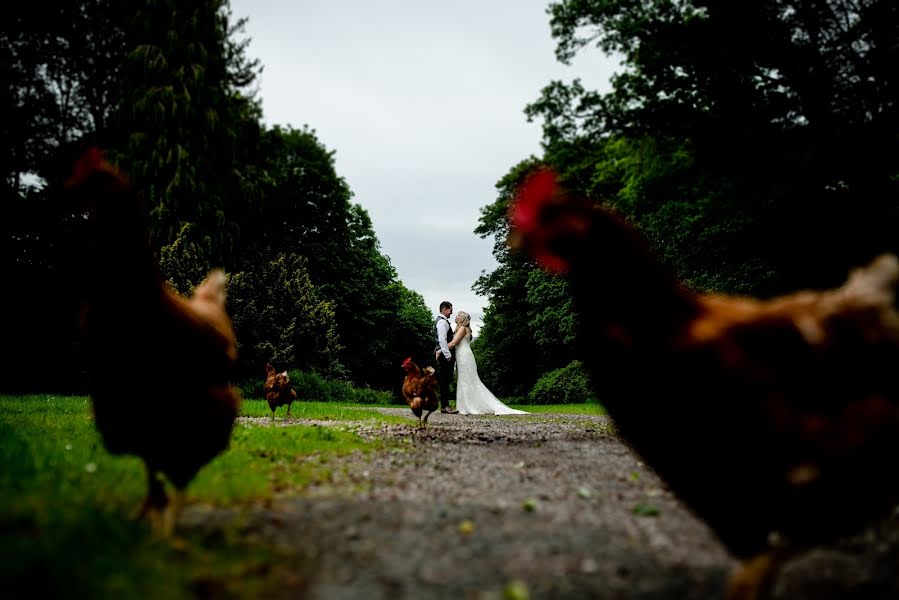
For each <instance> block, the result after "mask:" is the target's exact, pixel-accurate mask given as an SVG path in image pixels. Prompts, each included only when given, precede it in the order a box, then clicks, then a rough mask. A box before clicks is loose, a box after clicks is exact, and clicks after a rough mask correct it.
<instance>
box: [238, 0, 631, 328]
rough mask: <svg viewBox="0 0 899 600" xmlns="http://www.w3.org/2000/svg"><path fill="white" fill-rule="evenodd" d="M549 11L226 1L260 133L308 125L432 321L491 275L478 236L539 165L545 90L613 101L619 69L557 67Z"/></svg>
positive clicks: (530, 1) (496, 0)
mask: <svg viewBox="0 0 899 600" xmlns="http://www.w3.org/2000/svg"><path fill="white" fill-rule="evenodd" d="M548 4H549V0H457V1H454V2H434V1H427V0H382V1H381V2H373V1H371V0H292V1H289V0H231V9H232V13H233V17H234V18H235V19H237V18H240V17H249V22H248V24H247V27H246V30H245V33H246V34H247V35H248V36H249V37H250V38H252V42H251V43H250V46H249V48H248V50H247V54H248V55H249V57H251V58H258V59H260V61H261V62H262V64H263V65H264V70H263V72H262V75H261V78H260V80H259V81H258V82H257V87H258V90H259V92H258V97H259V98H260V99H261V100H262V108H263V113H264V121H265V123H266V124H267V125H292V126H294V127H297V128H299V127H302V126H303V125H309V126H310V127H311V128H312V129H314V130H315V131H316V133H317V135H318V137H319V140H320V141H321V142H322V143H323V144H324V145H325V147H326V148H327V149H328V150H334V151H336V155H335V160H336V167H337V173H338V175H340V176H342V177H343V178H344V179H345V180H346V181H347V183H348V184H349V186H350V189H351V190H352V191H353V193H354V198H353V202H356V203H358V204H360V205H361V206H362V207H364V208H365V209H366V210H367V211H368V213H369V215H370V216H371V219H372V223H373V225H374V229H375V233H376V234H377V236H378V239H379V240H380V242H381V251H382V252H383V253H384V254H385V255H387V256H389V257H390V261H391V263H392V264H393V266H394V267H395V268H396V270H397V273H398V275H399V278H400V280H402V281H403V283H404V284H405V285H406V287H408V288H410V289H413V290H415V291H417V292H419V293H420V294H421V295H422V296H424V299H425V302H426V304H427V306H428V309H429V310H430V311H431V312H432V313H433V314H435V315H436V314H437V308H438V304H439V303H440V301H441V300H450V301H451V302H452V303H453V307H454V310H455V311H459V310H464V311H466V312H468V313H470V314H471V316H472V324H473V326H474V329H475V331H476V332H477V330H478V328H479V326H480V324H481V320H482V317H483V314H484V307H485V306H486V305H487V298H485V297H482V296H478V295H476V294H475V293H474V292H473V291H472V289H471V287H472V285H473V284H474V282H475V280H476V279H477V278H478V276H479V275H480V274H481V272H482V271H485V270H486V271H492V270H493V269H494V268H495V267H496V261H495V260H494V259H493V255H492V252H491V251H492V248H493V240H492V239H487V240H483V239H481V238H479V237H478V236H477V235H475V233H474V229H475V227H477V225H478V219H479V217H480V209H481V207H483V206H486V205H488V204H491V203H493V201H494V200H495V199H496V187H495V186H496V182H497V181H499V179H500V178H501V177H503V175H505V174H506V173H507V172H508V170H509V169H510V168H511V167H512V166H514V165H515V164H516V163H518V162H519V161H521V160H523V159H525V158H527V157H529V156H531V155H539V154H540V152H541V150H540V124H539V123H537V122H535V123H528V122H527V120H526V118H525V116H524V113H523V110H524V107H525V106H526V105H527V104H528V103H529V102H532V101H534V100H535V99H536V98H537V97H538V96H539V94H540V90H541V89H542V88H543V87H544V86H545V85H547V84H548V83H549V82H550V81H551V80H553V79H562V80H564V81H571V80H572V79H574V78H575V77H580V78H581V80H582V81H583V82H584V84H585V86H586V87H588V88H594V89H600V90H608V89H609V77H610V76H611V74H612V72H613V71H614V70H615V68H616V63H615V62H614V61H612V60H611V59H608V58H606V57H604V56H603V55H602V54H601V53H600V52H599V51H598V50H596V49H591V50H589V51H587V52H585V53H584V54H583V56H581V57H579V58H578V59H577V60H576V61H575V63H574V64H573V65H572V66H566V65H563V64H562V63H560V62H558V61H556V59H555V55H554V48H555V44H554V42H553V40H552V38H551V37H550V33H549V17H548V15H546V13H545V10H546V6H548Z"/></svg>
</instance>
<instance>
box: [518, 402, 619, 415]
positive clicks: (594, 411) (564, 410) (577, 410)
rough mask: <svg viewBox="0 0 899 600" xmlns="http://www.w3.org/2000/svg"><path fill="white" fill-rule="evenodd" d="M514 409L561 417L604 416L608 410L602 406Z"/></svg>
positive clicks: (539, 405) (539, 406) (564, 405)
mask: <svg viewBox="0 0 899 600" xmlns="http://www.w3.org/2000/svg"><path fill="white" fill-rule="evenodd" d="M510 406H511V407H512V408H517V409H518V410H524V411H527V412H529V413H539V414H543V413H554V414H560V415H604V414H606V409H605V408H603V407H602V405H601V404H596V403H587V404H511V405H510Z"/></svg>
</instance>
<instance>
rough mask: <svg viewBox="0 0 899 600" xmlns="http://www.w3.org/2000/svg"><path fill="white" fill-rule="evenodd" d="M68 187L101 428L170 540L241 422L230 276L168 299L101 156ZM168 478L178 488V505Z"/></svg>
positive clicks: (143, 224) (128, 197)
mask: <svg viewBox="0 0 899 600" xmlns="http://www.w3.org/2000/svg"><path fill="white" fill-rule="evenodd" d="M66 185H67V187H68V188H69V190H70V191H71V192H72V193H73V194H74V195H75V196H76V197H77V198H78V200H79V201H80V202H82V203H83V206H84V207H85V208H86V210H87V212H88V220H89V222H90V225H91V230H92V236H91V237H92V239H91V240H90V243H91V254H90V264H87V265H85V267H86V271H87V272H86V276H87V278H88V283H87V286H86V288H87V290H88V292H87V298H86V299H85V306H84V310H83V313H82V323H81V325H82V338H83V343H84V348H85V351H86V355H87V361H88V372H89V378H90V390H91V399H92V402H93V410H94V417H95V421H96V424H97V429H98V430H99V431H100V434H101V435H102V437H103V442H104V444H105V446H106V449H107V450H109V452H112V453H113V454H133V455H136V456H139V457H140V458H142V459H143V461H144V463H145V465H146V469H147V480H148V490H147V497H146V499H145V500H144V501H143V504H142V506H141V508H140V511H139V516H141V517H142V516H144V515H148V516H149V518H150V522H151V525H152V527H153V528H154V530H156V531H157V532H160V533H163V534H164V535H169V534H170V533H171V532H172V529H173V527H174V524H175V520H176V518H177V513H178V510H179V508H180V505H181V504H182V502H183V494H184V489H185V487H186V486H187V485H188V483H190V481H191V480H192V479H193V478H194V476H195V475H196V474H197V472H198V471H199V470H200V468H201V467H203V466H204V465H205V464H206V463H208V462H209V461H211V460H212V459H213V458H214V457H215V456H216V455H217V454H218V453H219V452H221V451H222V450H224V449H225V448H226V447H227V445H228V442H229V440H230V436H231V428H232V426H233V424H234V420H235V418H236V416H237V409H238V405H239V402H240V399H239V396H238V393H237V391H236V390H235V389H234V388H233V387H231V385H230V384H229V374H230V372H231V369H232V367H233V365H234V363H235V361H236V359H237V343H236V339H235V337H234V331H233V329H232V327H231V320H230V319H229V318H228V315H227V313H226V312H225V274H224V272H223V271H221V270H214V271H212V272H211V273H210V274H209V276H208V277H207V278H206V280H205V281H203V282H202V283H201V284H200V285H199V286H198V287H197V289H196V291H195V292H194V295H193V297H191V298H190V299H186V298H182V297H180V296H178V295H177V294H175V293H174V292H173V291H171V290H170V289H169V287H168V286H166V285H165V284H164V283H163V281H162V278H161V277H160V275H159V272H158V268H157V265H156V262H155V260H154V258H153V253H152V252H151V250H150V247H149V244H148V236H149V234H148V228H147V217H146V214H145V212H144V211H143V209H142V206H141V204H140V202H139V201H138V198H137V196H136V195H135V193H134V191H133V190H132V189H131V186H130V184H129V183H128V181H127V180H126V179H125V178H124V177H123V176H122V175H121V174H120V173H119V172H118V171H117V170H116V169H115V168H114V167H113V166H112V165H110V164H109V163H108V162H106V161H105V160H104V159H103V157H102V154H101V153H100V151H99V150H96V149H94V150H90V151H88V152H87V153H86V154H85V155H84V156H82V157H81V158H80V159H79V160H78V161H77V163H76V164H75V167H74V173H73V174H72V176H71V177H70V178H69V180H68V181H67V182H66ZM162 475H165V476H166V477H167V478H168V479H169V481H170V482H171V483H172V484H173V485H174V488H175V497H174V499H173V500H172V501H171V502H170V501H169V499H168V497H167V495H166V491H165V485H164V481H163V479H162Z"/></svg>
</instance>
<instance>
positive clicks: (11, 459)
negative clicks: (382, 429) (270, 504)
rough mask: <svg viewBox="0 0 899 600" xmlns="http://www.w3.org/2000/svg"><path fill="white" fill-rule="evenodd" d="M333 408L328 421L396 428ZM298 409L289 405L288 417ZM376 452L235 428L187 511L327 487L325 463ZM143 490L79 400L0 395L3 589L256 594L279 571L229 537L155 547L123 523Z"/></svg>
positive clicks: (309, 430)
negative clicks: (197, 505)
mask: <svg viewBox="0 0 899 600" xmlns="http://www.w3.org/2000/svg"><path fill="white" fill-rule="evenodd" d="M257 404H263V405H264V403H262V402H257V403H254V402H253V401H248V402H247V403H245V405H244V410H245V411H246V412H248V413H251V414H255V413H256V412H257V410H258V409H259V406H257ZM330 406H331V408H332V409H336V410H331V411H330V418H331V419H332V420H333V419H339V420H357V419H360V418H362V419H377V420H392V419H399V420H400V421H402V419H400V418H398V417H385V416H383V415H379V414H377V413H374V412H371V411H365V410H364V409H358V408H348V407H345V406H334V405H333V404H332V405H330ZM282 410H283V409H282ZM307 410H308V411H309V412H308V413H306V414H309V415H315V416H310V417H307V418H322V417H323V416H324V415H325V413H327V412H328V411H325V410H324V409H323V408H322V407H315V406H309V407H304V409H303V412H305V411H307ZM265 411H266V412H265V413H264V414H266V415H270V412H268V407H267V406H265ZM298 412H299V411H298V406H297V405H296V404H295V405H294V409H293V411H292V413H298ZM298 416H300V415H299V414H298ZM379 445H380V444H379V443H373V442H366V441H364V440H362V438H360V437H359V436H357V435H355V434H353V433H351V432H349V431H343V430H341V429H339V428H331V427H315V426H303V425H297V426H292V427H287V428H285V427H268V426H262V425H260V424H255V423H248V424H244V423H238V424H237V425H235V428H234V433H233V436H232V441H231V447H230V448H229V449H228V450H227V451H226V452H224V453H222V454H221V455H220V456H219V457H218V458H216V459H215V460H214V461H212V462H211V463H210V464H209V465H207V466H206V467H204V468H203V469H202V470H201V471H200V473H199V475H198V476H197V478H196V479H195V480H194V481H193V482H192V483H191V485H190V486H189V487H188V489H187V496H188V503H203V504H212V505H219V506H221V505H226V506H241V505H244V504H247V503H250V502H253V501H257V500H260V499H265V498H271V497H273V496H275V495H277V494H279V493H284V492H299V491H301V490H302V488H303V486H305V485H308V484H310V483H313V482H316V481H322V480H327V479H329V478H330V475H331V471H330V469H331V467H330V466H329V461H330V459H331V458H332V457H335V456H340V455H345V454H347V453H350V452H363V453H364V452H369V451H371V450H372V449H374V448H377V447H379ZM145 486H146V483H145V474H144V470H143V465H142V463H141V461H140V460H139V459H137V458H134V457H128V456H113V455H111V454H109V453H108V452H106V450H105V449H104V448H103V444H102V440H101V439H100V436H99V434H98V433H97V431H96V429H95V428H94V425H93V420H92V417H91V413H90V403H89V401H88V399H87V398H84V397H58V396H0V490H2V494H0V582H3V583H5V584H7V586H6V587H9V585H14V586H19V585H21V586H22V587H19V589H28V590H29V592H30V594H31V593H34V594H37V595H39V596H40V595H46V596H49V597H89V598H106V597H116V598H121V597H126V598H130V597H156V598H163V597H164V598H186V597H192V596H194V595H197V594H200V595H202V594H205V593H207V592H209V590H212V592H211V593H212V595H216V596H220V595H229V594H236V595H238V596H246V597H250V596H253V595H255V594H256V593H257V592H260V590H261V591H264V586H265V585H267V583H266V582H267V581H268V578H267V573H268V572H269V566H270V565H272V564H273V563H275V562H277V560H276V557H275V556H274V554H273V552H272V550H270V549H269V548H267V547H265V546H262V545H257V546H251V545H248V543H247V542H245V541H243V540H242V538H241V537H240V536H239V535H237V532H236V531H235V532H233V534H229V533H228V532H227V531H226V532H225V534H224V535H223V536H219V538H217V539H213V540H208V539H182V540H180V541H179V542H178V543H177V544H175V545H173V544H172V543H170V542H167V541H163V540H158V539H155V538H154V537H153V536H152V535H150V533H149V531H148V528H147V526H146V524H145V523H143V522H138V523H135V522H133V521H131V519H130V515H131V513H132V512H133V510H134V509H135V508H136V507H137V506H138V504H139V502H140V500H141V499H142V498H143V494H144V493H145V491H146V487H145ZM234 527H237V525H235V526H234ZM198 590H200V591H198ZM204 590H205V591H204Z"/></svg>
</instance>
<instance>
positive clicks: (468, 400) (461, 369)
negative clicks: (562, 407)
mask: <svg viewBox="0 0 899 600" xmlns="http://www.w3.org/2000/svg"><path fill="white" fill-rule="evenodd" d="M456 368H457V369H458V375H459V378H458V380H457V381H456V410H458V411H459V413H461V414H463V415H526V414H528V413H527V412H525V411H523V410H515V409H514V408H509V407H508V406H506V405H505V404H503V403H502V402H500V401H499V400H497V398H496V396H494V395H493V394H492V393H491V392H490V390H488V389H487V386H485V385H484V384H483V383H481V378H480V377H478V364H477V361H475V358H474V354H473V353H472V351H471V344H470V343H469V341H468V338H462V340H461V341H460V342H459V344H458V345H457V346H456Z"/></svg>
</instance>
